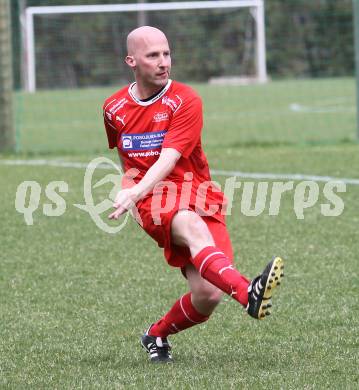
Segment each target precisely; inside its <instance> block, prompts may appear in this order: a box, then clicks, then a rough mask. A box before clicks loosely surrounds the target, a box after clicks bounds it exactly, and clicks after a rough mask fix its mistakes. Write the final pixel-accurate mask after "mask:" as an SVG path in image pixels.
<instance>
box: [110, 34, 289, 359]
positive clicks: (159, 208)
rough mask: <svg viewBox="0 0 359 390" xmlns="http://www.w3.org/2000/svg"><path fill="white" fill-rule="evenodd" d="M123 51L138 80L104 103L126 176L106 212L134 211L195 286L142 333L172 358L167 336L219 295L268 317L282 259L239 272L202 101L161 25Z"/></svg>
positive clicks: (152, 350) (160, 354)
mask: <svg viewBox="0 0 359 390" xmlns="http://www.w3.org/2000/svg"><path fill="white" fill-rule="evenodd" d="M127 51H128V54H127V56H126V59H125V62H126V64H127V65H128V66H129V67H130V68H131V69H132V71H133V73H134V77H135V82H134V83H132V84H131V85H129V86H126V87H125V88H123V89H121V90H120V91H118V92H116V93H114V94H113V95H112V96H110V97H109V98H108V99H107V100H106V101H105V103H104V106H103V111H104V122H105V128H106V133H107V137H108V143H109V147H110V148H111V149H112V148H117V150H118V154H119V156H120V160H121V163H122V166H123V168H124V171H125V172H126V175H125V180H124V181H123V189H122V190H121V191H120V192H119V193H118V194H117V196H116V200H115V203H114V209H115V210H114V211H113V212H112V213H111V214H110V215H109V218H111V219H118V218H119V217H120V216H121V215H122V214H123V213H125V212H127V211H128V210H130V209H131V208H135V209H136V210H137V213H135V214H136V215H137V220H138V222H139V224H140V225H141V227H142V228H143V229H144V230H145V231H146V232H147V233H148V234H149V235H150V236H151V237H152V238H153V239H154V240H155V241H156V242H157V243H158V245H159V246H160V247H161V248H163V249H164V256H165V258H166V260H167V262H168V264H169V265H171V266H173V267H177V268H179V269H180V270H181V271H182V274H183V276H185V278H186V280H187V283H188V287H189V291H188V292H187V293H186V294H184V295H183V296H182V297H180V298H179V299H178V300H177V301H176V302H175V303H174V305H173V306H172V307H171V309H170V310H169V311H168V312H167V313H166V314H165V315H164V316H163V317H162V318H160V319H159V320H158V321H156V322H154V323H153V324H152V325H151V326H150V327H149V328H148V329H147V331H146V332H145V334H144V335H143V336H142V338H141V344H142V346H143V347H144V348H145V350H146V351H147V352H148V354H149V357H150V360H151V361H152V362H172V354H171V347H170V344H169V342H168V339H167V337H168V336H169V335H172V334H175V333H178V332H180V331H183V330H185V329H188V328H190V327H192V326H194V325H198V324H201V323H203V322H205V321H207V320H208V318H209V317H210V315H211V314H212V312H213V310H214V309H215V307H216V306H217V305H218V303H219V302H220V300H221V297H222V295H223V293H226V294H228V295H230V296H231V297H232V298H233V299H234V300H236V301H237V302H239V303H240V304H241V305H242V306H243V307H244V308H245V309H246V310H247V313H248V314H249V315H250V316H251V317H254V318H256V319H263V318H265V317H266V316H267V315H269V314H270V310H269V309H270V307H271V306H272V304H271V298H272V292H273V289H274V288H275V287H276V286H278V285H279V284H280V280H281V278H282V276H283V272H282V271H283V261H282V259H281V258H279V257H275V258H274V259H273V260H272V261H270V262H269V264H268V265H267V266H266V267H265V269H264V271H263V272H262V274H260V275H259V276H257V277H256V278H254V279H253V280H252V281H250V280H249V279H247V278H246V277H245V276H243V275H242V274H241V273H239V271H238V270H236V269H235V267H234V265H233V251H232V245H231V241H230V238H229V234H228V231H227V228H226V224H225V205H226V200H225V198H224V195H223V193H222V192H221V191H220V189H219V188H218V187H216V185H215V184H214V183H213V182H212V181H211V176H210V173H209V167H208V163H207V159H206V156H205V154H204V152H203V150H202V146H201V131H202V125H203V120H202V115H203V114H202V101H201V98H200V97H199V96H198V95H197V93H196V92H195V91H193V90H192V89H191V88H190V87H188V86H186V85H184V84H181V83H179V82H176V81H173V80H171V79H170V78H169V76H170V71H171V53H170V48H169V44H168V41H167V38H166V36H165V34H164V33H163V32H162V31H160V30H158V29H157V28H154V27H150V26H143V27H140V28H137V29H135V30H133V31H131V32H130V33H129V34H128V37H127Z"/></svg>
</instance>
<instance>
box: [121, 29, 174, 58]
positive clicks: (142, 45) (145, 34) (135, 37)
mask: <svg viewBox="0 0 359 390" xmlns="http://www.w3.org/2000/svg"><path fill="white" fill-rule="evenodd" d="M164 43H165V44H167V45H168V41H167V38H166V35H165V34H164V33H163V32H162V31H161V30H159V29H158V28H155V27H151V26H142V27H138V28H136V29H135V30H132V31H131V32H130V33H129V34H128V36H127V54H128V55H129V56H134V55H136V53H137V52H138V51H144V50H146V49H147V48H148V47H150V46H153V45H158V44H164Z"/></svg>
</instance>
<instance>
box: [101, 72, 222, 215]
mask: <svg viewBox="0 0 359 390" xmlns="http://www.w3.org/2000/svg"><path fill="white" fill-rule="evenodd" d="M134 85H135V83H133V84H131V85H130V86H127V87H125V88H123V89H121V90H120V91H118V92H116V93H114V94H113V95H112V96H110V97H109V98H108V99H106V101H105V103H104V106H103V113H104V123H105V128H106V133H107V138H108V144H109V147H110V148H111V149H113V148H115V147H117V149H118V152H119V154H120V156H121V159H122V162H123V165H124V170H125V172H126V171H128V170H129V169H131V168H137V169H138V170H139V174H138V175H137V176H136V177H135V178H134V182H136V183H137V182H138V181H140V180H141V179H142V177H143V176H144V175H145V174H146V172H147V170H148V169H149V168H150V167H151V166H152V165H153V164H154V163H155V162H156V161H157V159H158V158H159V155H160V153H161V149H162V148H173V149H176V150H177V151H178V152H179V153H181V157H180V159H179V160H178V162H177V164H176V166H175V168H174V169H173V170H172V172H171V173H170V174H169V175H168V176H167V177H166V178H165V179H164V181H171V182H172V183H175V185H176V188H177V195H179V194H180V193H181V189H182V187H183V183H184V182H186V183H187V184H186V186H188V187H187V188H189V186H190V184H189V183H191V188H190V205H192V206H194V205H195V204H196V197H198V196H204V197H205V200H204V202H198V199H197V203H200V204H201V205H202V204H203V203H205V204H204V206H205V207H204V208H207V209H208V206H210V205H220V206H221V205H222V203H223V194H222V192H220V191H219V189H218V187H215V186H214V185H213V184H212V183H211V176H210V173H209V167H208V163H207V159H206V156H205V154H204V152H203V150H202V145H201V131H202V126H203V113H202V101H201V98H200V97H199V96H198V95H197V94H196V92H195V91H194V90H193V89H192V88H190V87H188V86H186V85H184V84H181V83H179V82H176V81H172V80H169V81H168V83H167V85H166V86H165V87H164V88H163V89H162V90H161V91H160V92H159V93H158V94H157V95H155V96H154V97H153V98H151V99H149V100H146V101H141V100H139V99H137V98H136V96H134V94H133V93H132V89H133V86H134ZM201 183H204V184H202V185H201ZM199 188H200V190H198V189H199ZM199 193H201V194H199ZM151 195H153V193H152V192H151V193H150V194H148V195H147V196H146V198H147V197H149V196H151ZM199 208H200V209H202V208H203V207H199ZM217 214H218V213H217ZM214 217H215V218H216V219H219V220H221V221H222V220H223V218H222V216H219V215H217V216H214Z"/></svg>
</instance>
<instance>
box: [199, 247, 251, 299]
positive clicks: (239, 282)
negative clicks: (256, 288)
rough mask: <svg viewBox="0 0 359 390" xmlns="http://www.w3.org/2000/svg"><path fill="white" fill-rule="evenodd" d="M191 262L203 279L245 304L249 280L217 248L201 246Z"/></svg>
mask: <svg viewBox="0 0 359 390" xmlns="http://www.w3.org/2000/svg"><path fill="white" fill-rule="evenodd" d="M192 262H193V264H194V266H195V267H196V269H197V270H198V271H199V272H200V274H201V276H202V277H203V278H204V279H206V280H208V281H209V282H210V283H212V284H213V285H215V286H216V287H218V288H219V289H221V290H222V291H224V292H225V293H226V294H228V295H230V296H231V297H232V298H234V299H235V300H236V301H238V302H239V303H241V304H242V305H243V306H247V303H248V286H249V280H248V279H247V278H246V277H244V276H243V275H241V274H240V273H239V272H238V271H237V270H236V269H235V268H234V267H233V264H232V263H231V262H230V260H229V259H228V258H227V257H226V256H225V254H224V253H223V252H222V251H221V250H220V249H219V248H216V247H214V246H208V247H206V248H203V249H202V250H201V251H200V252H199V253H198V254H197V256H195V257H194V259H193V260H192Z"/></svg>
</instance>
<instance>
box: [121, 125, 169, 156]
mask: <svg viewBox="0 0 359 390" xmlns="http://www.w3.org/2000/svg"><path fill="white" fill-rule="evenodd" d="M166 132H167V130H161V131H156V132H152V133H140V134H122V135H121V141H122V149H123V150H125V151H130V150H149V149H159V148H161V146H162V143H163V140H164V138H165V134H166Z"/></svg>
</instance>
